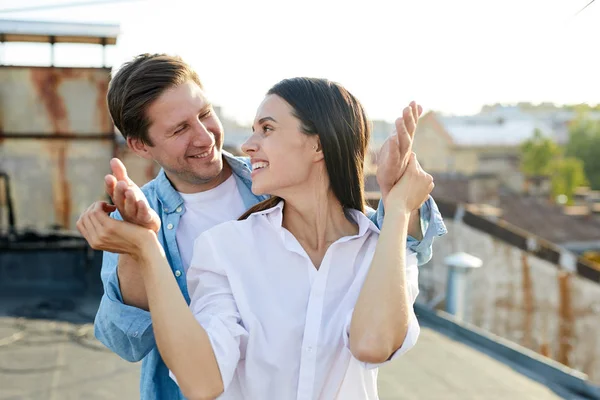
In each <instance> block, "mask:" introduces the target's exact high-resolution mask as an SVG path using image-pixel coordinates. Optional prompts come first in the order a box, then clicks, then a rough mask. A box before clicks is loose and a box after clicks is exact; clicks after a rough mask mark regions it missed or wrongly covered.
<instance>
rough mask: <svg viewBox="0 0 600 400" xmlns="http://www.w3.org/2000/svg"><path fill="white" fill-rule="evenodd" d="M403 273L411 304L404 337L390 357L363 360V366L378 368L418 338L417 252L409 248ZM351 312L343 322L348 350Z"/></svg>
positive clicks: (404, 351) (400, 353) (414, 342)
mask: <svg viewBox="0 0 600 400" xmlns="http://www.w3.org/2000/svg"><path fill="white" fill-rule="evenodd" d="M405 273H406V283H407V285H406V288H407V291H408V298H409V301H410V303H411V305H412V306H411V307H410V309H409V322H408V329H407V331H406V336H405V337H404V341H403V342H402V345H401V346H400V347H399V348H398V349H396V351H394V353H392V355H391V357H390V358H388V359H387V360H386V361H384V362H383V363H377V364H374V363H365V362H363V363H362V364H363V366H364V367H365V368H367V369H373V368H378V367H380V366H382V365H384V364H387V363H388V362H390V361H392V360H394V359H396V358H398V357H400V356H401V355H403V354H405V353H406V352H407V351H409V350H410V349H412V348H413V347H414V346H415V344H416V343H417V339H418V338H419V334H420V333H421V326H420V325H419V321H418V320H417V317H416V315H415V311H414V307H413V306H414V304H415V301H416V299H417V296H418V295H419V268H418V266H417V254H416V253H415V252H413V251H410V250H407V252H406V267H405ZM353 313H354V309H352V310H350V313H349V314H348V316H347V317H346V322H345V324H344V333H343V335H344V345H345V346H346V348H347V349H348V350H350V324H351V323H352V314H353Z"/></svg>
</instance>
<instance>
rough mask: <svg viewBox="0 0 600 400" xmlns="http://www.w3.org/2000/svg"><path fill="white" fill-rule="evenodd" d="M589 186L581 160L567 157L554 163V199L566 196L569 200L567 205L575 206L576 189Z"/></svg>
mask: <svg viewBox="0 0 600 400" xmlns="http://www.w3.org/2000/svg"><path fill="white" fill-rule="evenodd" d="M587 184H588V182H587V179H586V178H585V172H584V170H583V162H582V161H581V160H579V159H577V158H572V157H567V158H560V159H558V160H556V161H554V163H553V165H552V194H553V196H554V198H556V197H557V196H558V195H561V194H564V195H565V196H567V199H568V201H567V204H573V195H574V194H575V189H576V188H577V187H580V186H586V185H587Z"/></svg>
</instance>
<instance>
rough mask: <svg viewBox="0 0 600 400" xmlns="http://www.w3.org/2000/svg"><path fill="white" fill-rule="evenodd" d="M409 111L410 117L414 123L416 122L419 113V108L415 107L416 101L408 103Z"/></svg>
mask: <svg viewBox="0 0 600 400" xmlns="http://www.w3.org/2000/svg"><path fill="white" fill-rule="evenodd" d="M410 110H411V111H412V116H413V119H414V120H415V122H416V121H418V120H419V115H420V113H419V106H418V105H417V102H416V101H411V102H410Z"/></svg>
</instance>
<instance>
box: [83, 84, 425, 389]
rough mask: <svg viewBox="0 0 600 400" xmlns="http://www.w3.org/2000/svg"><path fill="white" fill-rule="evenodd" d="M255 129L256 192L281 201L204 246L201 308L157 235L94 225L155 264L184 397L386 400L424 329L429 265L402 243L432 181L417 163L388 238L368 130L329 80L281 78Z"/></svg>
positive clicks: (159, 333) (249, 148)
mask: <svg viewBox="0 0 600 400" xmlns="http://www.w3.org/2000/svg"><path fill="white" fill-rule="evenodd" d="M413 110H414V114H413V113H411V110H410V109H409V111H408V112H406V110H405V114H404V117H405V119H406V117H407V116H408V117H409V119H412V118H415V117H418V116H417V115H416V114H417V112H416V106H415V107H414V108H413ZM406 122H407V123H408V124H409V125H411V126H412V131H411V129H406V128H405V129H404V130H402V131H399V132H398V136H399V140H400V142H402V143H410V142H411V139H412V138H411V137H409V136H407V135H409V132H410V134H412V133H413V132H414V120H412V121H406ZM252 130H253V135H252V136H251V137H250V139H248V141H247V142H246V143H245V144H244V146H243V150H244V151H245V152H246V153H247V154H248V155H249V156H250V157H251V158H252V166H253V177H252V178H253V183H252V190H253V192H254V193H256V194H266V193H268V194H271V195H272V196H273V197H271V199H270V200H267V201H266V202H264V203H261V204H258V205H257V206H255V207H254V208H253V209H251V210H249V212H248V213H246V214H245V215H244V216H242V218H241V220H240V221H232V222H228V223H225V224H222V225H219V226H217V227H215V228H213V229H211V230H209V231H206V232H205V233H203V234H202V235H201V236H200V237H199V238H198V239H197V240H196V242H195V245H194V256H193V258H192V262H191V265H190V268H189V270H188V290H189V293H190V296H191V304H190V306H189V308H188V306H187V304H186V302H185V300H184V298H183V296H182V295H181V292H180V290H179V288H178V287H177V284H176V282H175V279H174V277H173V274H172V271H171V269H170V267H169V265H168V262H167V260H166V258H165V256H164V252H163V250H162V248H161V246H160V244H159V242H158V240H157V238H156V235H155V233H154V232H152V231H149V230H146V229H144V228H141V227H138V226H135V225H132V224H128V223H125V222H121V221H115V220H112V219H111V218H109V217H108V216H107V215H106V214H102V213H100V214H98V213H95V214H93V215H92V216H91V218H90V223H91V225H93V226H94V229H96V231H101V230H106V229H109V230H110V231H111V232H114V234H115V235H117V236H118V237H119V240H121V241H122V242H124V243H125V244H126V245H124V246H122V247H121V248H130V249H131V250H127V252H129V253H130V254H131V256H133V257H134V258H136V259H137V260H138V261H139V263H140V265H143V267H142V268H143V271H142V275H143V278H144V284H145V287H146V291H147V295H148V301H149V306H150V310H151V314H152V319H153V327H154V334H155V338H156V342H157V345H158V348H159V350H160V352H161V355H162V357H163V359H164V361H165V363H166V364H167V366H169V368H170V369H171V371H172V374H173V376H174V378H176V380H177V381H178V384H179V385H180V387H181V389H182V392H183V393H184V395H185V396H186V397H188V398H190V399H205V398H214V397H217V396H219V395H220V394H221V393H223V396H222V398H231V399H333V398H340V399H376V398H377V368H376V367H377V366H378V365H380V364H381V363H383V362H386V361H387V360H389V359H392V358H394V357H397V356H399V355H400V354H402V353H404V352H406V351H407V350H408V349H409V348H411V347H412V346H413V345H414V344H415V342H416V339H417V337H418V334H419V325H418V322H417V320H416V318H415V316H414V313H413V309H412V307H413V303H414V301H415V298H416V296H417V293H418V282H417V260H416V256H415V254H408V253H407V250H406V249H405V248H404V245H405V243H406V235H407V228H408V220H409V216H410V213H411V211H412V210H414V209H417V208H418V207H419V206H420V205H421V204H422V203H423V202H424V201H425V200H426V199H427V197H428V195H429V193H430V192H431V190H432V188H433V182H432V178H431V176H429V175H428V174H426V173H425V172H424V171H423V170H422V169H421V168H420V167H419V165H418V162H417V161H416V159H415V158H414V155H412V157H411V158H410V161H409V162H408V166H407V167H406V172H404V175H402V177H401V178H400V180H399V181H398V182H397V183H396V184H395V186H394V188H393V189H392V190H391V191H390V193H389V194H387V196H386V199H385V206H386V210H387V212H386V219H385V222H384V226H383V229H382V231H381V233H380V232H379V231H378V229H377V228H376V227H375V225H373V224H372V222H371V221H370V220H369V219H368V218H367V217H366V216H365V215H364V213H363V211H364V204H365V199H364V193H363V163H364V156H365V152H366V149H367V145H368V142H369V137H370V127H369V122H368V120H367V118H366V115H365V112H364V110H363V108H362V106H361V104H360V103H359V102H358V100H356V99H355V98H354V96H352V95H351V94H350V93H349V92H348V91H346V90H345V89H344V88H343V87H341V86H340V85H338V84H336V83H333V82H330V81H327V80H322V79H309V78H295V79H289V80H284V81H282V82H280V83H278V84H277V85H275V86H274V87H273V88H272V89H271V90H270V91H269V92H268V93H267V96H266V97H265V99H264V101H263V103H262V104H261V105H260V107H259V109H258V111H257V115H256V119H255V121H254V125H253V127H252ZM402 135H404V136H402ZM127 198H133V197H130V196H129V194H128V195H127ZM140 206H143V205H142V204H140ZM106 250H110V251H120V249H106ZM121 252H123V251H122V250H121ZM190 311H191V312H190Z"/></svg>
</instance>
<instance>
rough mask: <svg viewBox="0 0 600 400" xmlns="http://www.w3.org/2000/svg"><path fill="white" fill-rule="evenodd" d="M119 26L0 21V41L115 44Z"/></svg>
mask: <svg viewBox="0 0 600 400" xmlns="http://www.w3.org/2000/svg"><path fill="white" fill-rule="evenodd" d="M119 33H120V28H119V25H109V24H89V23H85V24H84V23H73V22H50V21H17V20H6V19H0V41H2V42H36V43H52V42H54V43H92V44H116V43H117V36H118V35H119Z"/></svg>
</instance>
